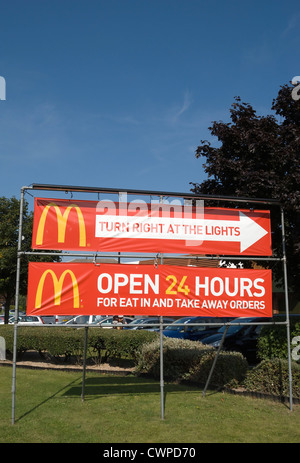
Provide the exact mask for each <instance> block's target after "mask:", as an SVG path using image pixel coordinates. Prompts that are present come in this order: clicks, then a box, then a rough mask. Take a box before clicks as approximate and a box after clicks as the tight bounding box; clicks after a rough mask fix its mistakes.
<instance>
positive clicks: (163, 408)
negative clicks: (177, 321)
mask: <svg viewBox="0 0 300 463" xmlns="http://www.w3.org/2000/svg"><path fill="white" fill-rule="evenodd" d="M162 324H163V317H160V326H159V336H160V357H159V359H160V408H161V419H162V420H164V419H165V404H164V346H163V325H162Z"/></svg>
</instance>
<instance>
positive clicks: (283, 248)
mask: <svg viewBox="0 0 300 463" xmlns="http://www.w3.org/2000/svg"><path fill="white" fill-rule="evenodd" d="M281 231H282V253H283V274H284V294H285V313H286V335H287V354H288V368H289V395H290V410H291V411H292V410H293V379H292V360H291V339H290V318H289V296H288V280H287V263H286V244H285V228H284V212H283V207H282V206H281Z"/></svg>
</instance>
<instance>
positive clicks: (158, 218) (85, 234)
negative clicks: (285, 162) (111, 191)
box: [32, 198, 272, 256]
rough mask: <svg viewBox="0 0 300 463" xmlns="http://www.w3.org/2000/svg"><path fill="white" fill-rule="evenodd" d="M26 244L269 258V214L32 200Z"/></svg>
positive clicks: (67, 247)
mask: <svg viewBox="0 0 300 463" xmlns="http://www.w3.org/2000/svg"><path fill="white" fill-rule="evenodd" d="M32 248H33V249H53V250H73V251H77V250H81V251H95V252H113V251H118V252H146V253H148V252H152V253H153V252H155V253H159V252H162V253H179V254H181V253H185V254H217V255H252V256H262V255H265V256H270V255H272V248H271V226H270V212H269V211H258V210H251V211H250V210H241V209H225V208H201V207H198V206H197V207H192V206H181V205H175V206H174V205H172V204H171V205H169V204H167V205H166V204H146V203H145V202H135V201H132V202H131V203H117V202H113V201H84V200H78V201H77V200H76V201H75V200H74V201H73V200H61V199H45V198H43V199H40V198H36V199H35V206H34V222H33V235H32Z"/></svg>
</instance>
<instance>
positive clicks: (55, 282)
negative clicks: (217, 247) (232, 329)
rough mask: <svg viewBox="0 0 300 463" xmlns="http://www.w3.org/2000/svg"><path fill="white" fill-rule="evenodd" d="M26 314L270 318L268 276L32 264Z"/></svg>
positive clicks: (164, 268) (163, 268)
mask: <svg viewBox="0 0 300 463" xmlns="http://www.w3.org/2000/svg"><path fill="white" fill-rule="evenodd" d="M27 314H28V315H40V316H43V315H118V314H124V315H146V316H148V315H160V316H177V317H183V316H209V317H234V318H235V317H272V273H271V270H252V269H251V270H249V269H225V268H217V269H216V268H196V267H181V266H168V265H158V266H157V267H155V266H154V265H137V264H100V265H95V264H93V263H81V264H78V263H44V262H42V263H41V262H31V263H30V264H29V274H28V297H27Z"/></svg>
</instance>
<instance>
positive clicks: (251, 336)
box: [201, 317, 274, 364]
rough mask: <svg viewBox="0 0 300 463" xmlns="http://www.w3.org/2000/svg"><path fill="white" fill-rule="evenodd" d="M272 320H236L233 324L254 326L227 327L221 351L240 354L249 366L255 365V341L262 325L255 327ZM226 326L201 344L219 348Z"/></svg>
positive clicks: (254, 318) (264, 318)
mask: <svg viewBox="0 0 300 463" xmlns="http://www.w3.org/2000/svg"><path fill="white" fill-rule="evenodd" d="M271 321H274V319H273V318H266V317H253V318H237V319H234V320H233V322H234V323H238V322H240V323H254V325H232V326H229V328H228V330H227V333H226V336H225V338H224V342H223V345H222V350H227V351H234V352H240V353H241V354H243V356H244V357H246V359H247V360H248V362H249V363H250V364H256V363H257V362H258V358H257V339H258V337H259V333H260V331H261V329H262V327H263V326H264V325H262V324H261V325H257V324H256V323H263V322H271ZM225 329H226V326H222V327H221V328H220V329H219V330H218V331H217V333H215V334H213V335H212V336H209V337H206V338H204V339H202V341H201V342H202V343H203V344H209V345H211V346H213V347H215V348H218V347H219V346H220V343H221V340H222V337H223V333H224V331H225Z"/></svg>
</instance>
